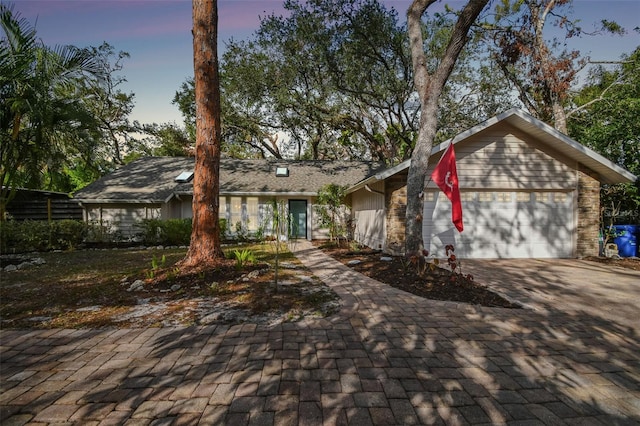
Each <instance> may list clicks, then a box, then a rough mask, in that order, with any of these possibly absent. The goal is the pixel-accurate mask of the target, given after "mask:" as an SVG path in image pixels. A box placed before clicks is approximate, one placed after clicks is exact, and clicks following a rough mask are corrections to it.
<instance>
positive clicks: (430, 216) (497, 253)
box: [423, 191, 575, 259]
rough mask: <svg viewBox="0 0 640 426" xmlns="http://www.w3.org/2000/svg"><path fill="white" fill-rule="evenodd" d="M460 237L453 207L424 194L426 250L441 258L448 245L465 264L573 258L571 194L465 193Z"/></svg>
mask: <svg viewBox="0 0 640 426" xmlns="http://www.w3.org/2000/svg"><path fill="white" fill-rule="evenodd" d="M461 197H462V200H463V201H462V208H463V212H464V217H465V229H464V231H463V232H462V233H459V232H457V230H456V229H455V228H454V227H452V226H451V203H450V201H449V199H448V198H447V197H446V196H444V194H442V193H441V192H435V191H429V192H427V193H425V207H424V212H425V213H424V218H425V221H424V223H425V225H424V228H423V229H424V238H425V247H428V249H429V251H430V252H432V253H444V252H445V246H446V245H447V244H453V245H454V246H455V247H456V253H458V254H459V255H460V256H462V257H466V258H475V259H480V258H531V257H533V258H564V257H573V256H574V253H575V241H574V231H575V223H574V220H575V219H574V208H573V206H574V203H573V198H574V194H572V193H569V192H560V191H557V192H528V191H498V192H494V191H482V192H478V191H465V192H462V193H461Z"/></svg>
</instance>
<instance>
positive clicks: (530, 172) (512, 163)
mask: <svg viewBox="0 0 640 426" xmlns="http://www.w3.org/2000/svg"><path fill="white" fill-rule="evenodd" d="M455 151H456V160H457V169H458V177H459V182H460V188H461V190H462V191H463V193H464V192H467V193H468V194H469V195H470V196H474V194H477V193H486V194H487V195H491V196H492V197H496V196H497V195H495V194H498V193H503V194H512V195H509V197H515V196H516V195H515V194H514V193H518V194H521V196H524V197H525V198H526V197H531V200H536V199H539V198H540V197H543V196H544V197H548V199H549V200H554V199H555V198H557V197H554V196H553V195H549V194H555V193H557V194H559V195H558V197H559V199H568V200H571V199H575V197H577V195H576V194H577V193H578V180H579V174H578V173H576V170H577V168H578V164H577V163H576V162H575V161H573V160H572V159H570V158H567V157H566V156H563V155H562V154H560V153H558V152H554V151H553V149H552V148H549V147H547V146H545V145H543V144H542V143H541V142H539V141H538V140H536V139H535V138H532V137H531V136H530V135H527V134H524V133H523V132H521V131H520V130H518V129H516V128H514V127H512V126H510V125H509V124H506V123H500V124H499V125H496V126H493V127H491V128H489V129H486V130H485V131H482V132H479V133H478V134H476V135H473V136H472V137H470V138H468V139H466V140H464V141H462V142H460V143H459V144H456V145H455ZM440 155H441V154H438V155H436V156H434V157H433V158H431V159H430V161H429V163H430V166H429V168H428V170H427V176H430V175H431V172H432V171H433V169H434V167H435V165H436V164H437V162H438V160H439V158H440ZM428 179H429V178H428ZM581 179H582V180H583V181H585V180H584V178H581ZM406 180H407V170H404V171H402V172H400V173H398V174H396V175H394V176H391V177H390V178H388V179H387V180H386V188H385V189H386V191H385V192H386V196H385V215H386V225H387V228H386V236H385V241H384V250H385V251H386V252H388V253H392V254H402V253H404V241H405V221H406V219H405V215H406ZM586 182H587V181H585V183H584V184H587V183H586ZM597 183H598V181H597V180H595V179H592V181H589V182H588V184H589V185H593V184H597ZM438 191H439V189H438V187H437V186H436V185H435V183H433V182H432V181H431V180H430V179H429V180H428V181H427V185H426V192H436V193H437V192H438ZM359 192H361V190H360V191H358V193H359ZM358 193H356V194H354V195H356V197H354V215H355V216H356V217H357V216H359V215H362V214H366V209H367V206H366V205H364V204H359V203H358V202H355V201H357V200H358V197H357V195H358ZM529 194H530V195H529ZM536 194H540V195H538V196H536ZM590 194H591V195H590V196H589V197H588V198H587V199H585V201H584V207H578V210H580V212H581V213H580V216H579V219H580V220H582V219H583V218H584V216H585V215H587V216H588V217H589V218H591V219H593V214H592V212H591V211H589V212H588V213H587V212H586V210H585V209H587V208H588V207H587V205H589V203H590V202H591V201H589V200H593V191H591V192H590ZM565 196H566V197H568V198H566V197H565ZM463 204H465V203H464V202H463ZM518 205H520V204H518ZM522 205H525V204H522ZM570 205H571V203H570V204H568V206H569V207H570ZM574 205H575V204H574ZM565 210H566V209H565ZM569 210H571V209H570V208H569ZM525 213H526V212H520V213H518V214H525ZM531 214H533V212H531ZM536 214H537V213H536ZM367 219H369V218H367ZM543 219H544V218H540V219H538V221H540V220H543ZM551 219H553V223H549V224H547V225H548V226H547V225H545V226H546V228H545V227H543V228H544V229H547V228H548V230H549V232H551V229H552V228H554V227H556V228H558V227H561V228H562V229H563V230H565V231H566V232H563V235H564V234H571V233H572V232H573V229H575V225H574V224H575V223H577V222H576V221H577V220H578V218H577V217H576V216H574V215H571V214H569V215H567V217H566V218H564V217H563V218H558V217H553V218H546V219H544V220H546V221H547V222H548V221H551ZM565 219H566V221H565ZM559 220H560V221H561V222H562V223H559V224H558V223H556V222H557V221H559ZM545 223H546V222H545ZM595 223H596V224H597V220H596V222H595ZM542 225H543V223H541V226H542ZM423 227H424V228H423V232H424V233H425V239H428V238H427V237H428V235H426V234H428V233H430V232H433V229H432V228H433V224H432V223H430V222H429V221H425V223H424V224H423ZM593 232H594V228H593V223H591V224H590V225H589V226H588V227H587V229H585V230H583V231H582V232H581V233H578V237H577V239H578V241H582V240H583V239H584V238H587V239H588V240H589V241H591V243H589V244H588V245H589V249H585V248H583V247H582V246H581V247H580V248H579V249H578V250H577V251H578V252H585V250H586V251H589V250H592V248H593ZM470 236H471V235H470V234H469V233H468V232H467V234H466V235H465V237H470ZM550 237H551V236H550V235H543V236H539V238H538V239H544V238H547V239H548V238H550ZM370 239H371V238H370V237H367V236H363V235H362V234H361V233H359V234H358V240H359V241H361V242H364V243H366V244H367V245H368V246H370V247H376V246H375V245H372V244H370V243H368V242H369V240H370ZM536 241H537V240H536ZM595 242H596V247H597V233H596V239H595ZM539 244H541V243H539ZM576 244H577V242H576V241H573V240H572V241H569V245H570V246H572V247H574V249H573V250H571V249H569V252H570V254H571V253H574V252H575V251H576V250H575V247H576ZM562 250H565V249H558V252H559V253H560V255H561V256H562V257H564V256H566V254H565V253H566V251H562ZM532 253H537V251H536V252H532ZM505 254H506V255H509V254H510V253H505Z"/></svg>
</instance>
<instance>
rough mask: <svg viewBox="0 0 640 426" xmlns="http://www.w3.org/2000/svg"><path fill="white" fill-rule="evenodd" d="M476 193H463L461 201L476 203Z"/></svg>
mask: <svg viewBox="0 0 640 426" xmlns="http://www.w3.org/2000/svg"><path fill="white" fill-rule="evenodd" d="M475 199H476V193H475V192H461V193H460V200H461V201H475Z"/></svg>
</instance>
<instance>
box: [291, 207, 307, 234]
mask: <svg viewBox="0 0 640 426" xmlns="http://www.w3.org/2000/svg"><path fill="white" fill-rule="evenodd" d="M289 218H290V219H291V220H290V221H289V237H290V238H307V201H306V200H289Z"/></svg>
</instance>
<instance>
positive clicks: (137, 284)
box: [127, 280, 144, 291]
mask: <svg viewBox="0 0 640 426" xmlns="http://www.w3.org/2000/svg"><path fill="white" fill-rule="evenodd" d="M140 290H144V281H142V280H135V281H134V282H133V284H131V286H130V287H129V288H128V289H127V291H140Z"/></svg>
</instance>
